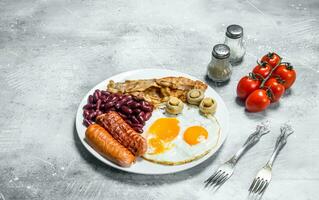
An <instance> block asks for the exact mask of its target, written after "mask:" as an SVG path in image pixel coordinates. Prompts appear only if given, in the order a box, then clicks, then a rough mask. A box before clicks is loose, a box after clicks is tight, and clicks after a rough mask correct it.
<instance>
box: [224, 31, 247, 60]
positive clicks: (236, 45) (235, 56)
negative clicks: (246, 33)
mask: <svg viewBox="0 0 319 200" xmlns="http://www.w3.org/2000/svg"><path fill="white" fill-rule="evenodd" d="M225 44H226V45H227V46H229V48H230V57H229V58H230V62H231V64H232V65H236V64H239V63H240V62H241V61H242V60H243V57H244V55H245V53H246V50H245V48H244V45H243V38H242V37H241V38H237V39H233V38H229V37H227V36H226V38H225Z"/></svg>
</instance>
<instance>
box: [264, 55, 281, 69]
mask: <svg viewBox="0 0 319 200" xmlns="http://www.w3.org/2000/svg"><path fill="white" fill-rule="evenodd" d="M280 60H281V58H280V56H279V55H278V54H276V53H271V52H269V53H268V54H266V55H264V56H263V57H262V58H261V61H262V62H267V63H268V64H269V65H270V66H271V67H275V66H277V65H278V64H279V63H280Z"/></svg>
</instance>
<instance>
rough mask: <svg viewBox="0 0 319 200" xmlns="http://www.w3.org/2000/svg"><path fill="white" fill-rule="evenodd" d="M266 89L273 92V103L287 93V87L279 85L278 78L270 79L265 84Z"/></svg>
mask: <svg viewBox="0 0 319 200" xmlns="http://www.w3.org/2000/svg"><path fill="white" fill-rule="evenodd" d="M265 87H266V88H269V89H270V91H271V102H276V101H279V99H280V97H281V96H282V95H283V94H284V92H285V87H284V86H283V85H282V84H280V83H278V81H277V79H276V78H269V79H268V80H267V81H266V83H265Z"/></svg>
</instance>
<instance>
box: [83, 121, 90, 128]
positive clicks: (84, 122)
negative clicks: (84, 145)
mask: <svg viewBox="0 0 319 200" xmlns="http://www.w3.org/2000/svg"><path fill="white" fill-rule="evenodd" d="M83 124H84V126H86V127H88V126H90V125H91V124H92V122H91V121H90V120H88V119H83Z"/></svg>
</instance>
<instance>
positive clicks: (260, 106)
mask: <svg viewBox="0 0 319 200" xmlns="http://www.w3.org/2000/svg"><path fill="white" fill-rule="evenodd" d="M269 104H270V99H269V97H268V95H267V92H266V91H265V90H263V89H258V90H255V91H253V92H252V93H251V94H250V95H249V96H248V98H247V99H246V109H247V110H248V111H249V112H260V111H263V110H265V109H266V108H267V107H268V106H269Z"/></svg>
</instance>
